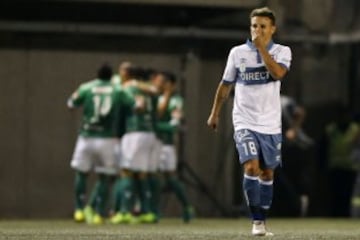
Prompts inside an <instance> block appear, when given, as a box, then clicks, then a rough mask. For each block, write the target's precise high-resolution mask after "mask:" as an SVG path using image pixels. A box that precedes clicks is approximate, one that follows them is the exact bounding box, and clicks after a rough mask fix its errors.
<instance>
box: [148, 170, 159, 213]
mask: <svg viewBox="0 0 360 240" xmlns="http://www.w3.org/2000/svg"><path fill="white" fill-rule="evenodd" d="M149 186H150V191H151V198H150V211H151V212H153V213H154V214H155V215H156V216H157V217H159V216H160V207H159V205H160V191H161V182H160V178H159V176H157V175H154V174H153V175H151V176H150V177H149Z"/></svg>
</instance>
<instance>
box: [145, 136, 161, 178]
mask: <svg viewBox="0 0 360 240" xmlns="http://www.w3.org/2000/svg"><path fill="white" fill-rule="evenodd" d="M162 146H163V145H162V142H161V141H160V140H159V139H157V138H155V142H154V145H153V149H152V151H151V154H150V157H149V164H148V172H151V173H154V172H156V171H158V170H159V165H160V155H161V150H162Z"/></svg>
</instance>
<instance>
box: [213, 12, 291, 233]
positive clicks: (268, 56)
mask: <svg viewBox="0 0 360 240" xmlns="http://www.w3.org/2000/svg"><path fill="white" fill-rule="evenodd" d="M250 22H251V24H250V33H251V40H247V41H246V43H245V44H242V45H239V46H235V47H234V48H232V49H231V51H230V53H229V56H228V60H227V64H226V67H225V71H224V74H223V78H222V81H221V82H220V84H219V86H218V88H217V91H216V95H215V98H214V103H213V106H212V110H211V113H210V116H209V118H208V121H207V124H208V126H209V127H211V128H212V129H214V130H216V129H217V127H218V124H219V114H220V110H221V107H222V105H223V103H224V101H225V99H227V98H228V96H229V93H230V90H231V85H232V84H235V96H234V107H233V125H234V130H235V134H234V140H235V143H236V148H237V150H238V153H239V160H240V162H241V164H242V166H243V168H244V178H243V190H244V195H245V198H246V200H247V204H248V206H249V209H250V212H251V217H252V223H253V224H252V235H255V236H264V235H273V234H272V233H271V232H268V231H267V229H266V227H265V219H266V212H267V211H268V210H269V208H270V206H271V202H272V195H273V178H274V176H273V175H274V169H275V168H276V167H277V166H278V165H279V164H280V163H281V141H282V135H281V104H280V84H281V83H280V82H281V80H282V79H283V78H284V76H285V74H286V73H287V71H288V70H289V67H290V62H291V50H290V48H289V47H287V46H284V45H280V44H276V43H274V42H273V40H272V36H273V34H274V33H275V30H276V26H275V15H274V12H273V11H272V10H270V9H269V8H267V7H264V8H258V9H254V10H253V11H252V12H251V14H250Z"/></svg>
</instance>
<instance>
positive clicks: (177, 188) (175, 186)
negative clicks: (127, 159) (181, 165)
mask: <svg viewBox="0 0 360 240" xmlns="http://www.w3.org/2000/svg"><path fill="white" fill-rule="evenodd" d="M168 184H169V186H170V188H171V189H172V190H173V191H174V192H175V195H176V197H177V198H178V199H179V201H180V202H181V204H182V205H183V207H187V206H189V201H188V199H187V197H186V194H185V190H184V186H183V185H182V183H181V182H180V181H179V179H178V178H177V177H175V176H170V177H168Z"/></svg>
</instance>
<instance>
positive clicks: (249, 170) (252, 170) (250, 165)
mask: <svg viewBox="0 0 360 240" xmlns="http://www.w3.org/2000/svg"><path fill="white" fill-rule="evenodd" d="M244 172H245V174H246V175H248V176H258V175H259V174H260V168H259V164H258V163H257V162H256V161H250V162H247V163H245V164H244Z"/></svg>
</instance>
